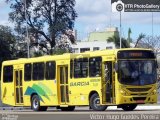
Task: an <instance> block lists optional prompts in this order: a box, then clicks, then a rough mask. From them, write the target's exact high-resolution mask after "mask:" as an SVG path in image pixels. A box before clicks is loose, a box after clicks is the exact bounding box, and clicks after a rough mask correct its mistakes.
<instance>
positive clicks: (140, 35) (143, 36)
mask: <svg viewBox="0 0 160 120" xmlns="http://www.w3.org/2000/svg"><path fill="white" fill-rule="evenodd" d="M145 36H146V35H145V34H143V33H141V34H139V36H138V39H137V41H136V44H135V48H136V47H137V46H138V43H139V42H140V41H141V40H142V39H143V38H145Z"/></svg>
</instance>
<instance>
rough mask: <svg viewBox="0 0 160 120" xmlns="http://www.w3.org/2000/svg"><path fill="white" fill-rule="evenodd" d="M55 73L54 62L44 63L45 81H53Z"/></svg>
mask: <svg viewBox="0 0 160 120" xmlns="http://www.w3.org/2000/svg"><path fill="white" fill-rule="evenodd" d="M55 72H56V63H55V61H48V62H46V74H45V77H46V80H53V79H55V74H56V73H55Z"/></svg>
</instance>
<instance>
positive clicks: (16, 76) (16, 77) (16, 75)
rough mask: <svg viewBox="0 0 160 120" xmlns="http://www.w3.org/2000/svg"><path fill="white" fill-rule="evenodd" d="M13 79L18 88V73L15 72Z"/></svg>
mask: <svg viewBox="0 0 160 120" xmlns="http://www.w3.org/2000/svg"><path fill="white" fill-rule="evenodd" d="M15 79H16V86H18V84H19V81H18V71H15Z"/></svg>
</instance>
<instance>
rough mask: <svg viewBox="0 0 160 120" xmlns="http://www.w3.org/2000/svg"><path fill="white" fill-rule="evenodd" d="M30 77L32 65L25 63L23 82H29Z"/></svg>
mask: <svg viewBox="0 0 160 120" xmlns="http://www.w3.org/2000/svg"><path fill="white" fill-rule="evenodd" d="M31 75H32V64H31V63H27V64H25V65H24V80H25V81H30V80H31Z"/></svg>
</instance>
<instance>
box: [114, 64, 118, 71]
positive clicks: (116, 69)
mask: <svg viewBox="0 0 160 120" xmlns="http://www.w3.org/2000/svg"><path fill="white" fill-rule="evenodd" d="M114 69H115V71H116V72H118V63H115V64H114Z"/></svg>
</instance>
